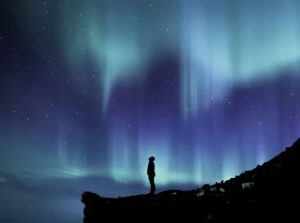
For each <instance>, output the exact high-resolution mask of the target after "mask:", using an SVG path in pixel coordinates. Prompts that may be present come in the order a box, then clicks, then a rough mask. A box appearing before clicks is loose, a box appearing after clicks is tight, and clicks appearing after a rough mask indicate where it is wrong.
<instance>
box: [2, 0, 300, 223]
mask: <svg viewBox="0 0 300 223" xmlns="http://www.w3.org/2000/svg"><path fill="white" fill-rule="evenodd" d="M0 11H1V13H0V18H1V19H0V47H1V53H0V61H1V62H0V157H1V162H0V188H1V189H2V190H1V191H2V193H4V192H5V194H6V195H7V194H9V193H12V194H14V195H13V196H15V198H14V199H15V200H19V201H22V202H23V203H26V201H27V199H32V197H31V196H33V197H34V199H35V200H36V201H37V203H39V198H40V197H42V196H44V195H43V194H45V193H47V194H50V195H51V196H52V195H53V196H55V193H56V192H57V193H58V194H62V196H61V197H66V199H64V200H63V201H62V202H61V203H60V205H62V206H65V207H67V206H68V211H71V212H74V210H75V207H74V208H73V206H72V205H71V206H70V202H72V204H74V202H80V193H81V192H83V190H92V191H94V192H97V193H99V194H100V195H103V196H122V195H128V194H135V193H147V192H148V179H147V176H146V167H147V162H148V157H149V156H151V155H154V156H155V157H156V161H155V164H156V173H157V176H156V178H155V180H156V184H157V189H158V191H161V190H162V189H160V188H171V187H173V186H174V185H193V186H198V185H201V184H203V183H214V182H215V181H219V180H222V179H228V178H230V177H234V176H235V175H237V174H240V173H241V172H242V171H245V170H247V169H251V168H254V167H255V166H256V165H258V164H261V163H263V162H264V161H267V160H268V159H270V158H272V157H273V156H275V155H276V154H278V153H279V152H281V151H282V150H283V149H284V148H285V147H286V146H289V145H290V144H291V143H292V142H293V141H295V140H296V139H297V138H298V137H299V136H300V113H299V112H300V100H299V94H300V14H299V13H298V12H299V11H300V1H297V0H86V1H79V0H73V1H72V0H62V1H59V0H53V1H38V0H36V1H34V0H28V1H21V0H14V1H9V0H4V1H1V3H0ZM117 185H121V186H117ZM179 187H180V186H179ZM120 188H122V189H120ZM3 191H4V192H3ZM62 191H63V192H62ZM42 192H43V193H42ZM0 195H1V192H0ZM50 195H49V196H50ZM5 197H7V199H9V196H5ZM61 197H60V198H61ZM2 202H3V203H0V207H3V206H5V207H6V208H5V209H3V211H1V209H0V216H1V217H2V216H4V217H3V219H2V218H1V217H0V220H1V219H2V220H3V221H4V220H5V221H6V222H18V219H23V220H22V221H20V222H23V223H24V222H27V221H28V222H31V223H32V222H33V220H32V219H34V218H33V217H32V216H30V214H29V216H27V215H26V216H25V217H24V215H23V214H22V213H21V212H20V214H19V215H17V216H16V217H15V219H17V220H14V218H11V217H9V216H7V213H10V211H9V210H13V209H14V210H15V209H21V207H23V206H22V204H23V203H22V202H20V204H18V206H15V204H10V205H8V206H7V205H5V202H4V201H2ZM64 202H68V204H65V205H64ZM74 205H75V206H76V208H78V206H77V204H74ZM25 206H26V205H25ZM56 206H57V205H56V204H55V201H54V198H53V197H52V198H50V197H49V202H48V203H47V208H48V209H51V210H52V208H53V212H55V208H54V207H56ZM45 207H46V206H45ZM60 207H61V206H60ZM47 208H45V209H47ZM71 209H72V210H71ZM61 210H62V208H61ZM31 211H32V210H31ZM76 211H77V209H76ZM79 211H82V210H81V209H80V208H79ZM28 212H30V211H28ZM55 213H56V212H55ZM11 215H12V214H11ZM45 215H46V214H45ZM77 215H78V216H79V218H80V216H81V212H80V213H77ZM41 216H42V215H41ZM35 217H37V216H35ZM41 218H42V217H41ZM24 219H25V220H24ZM26 219H28V220H26ZM80 220H81V219H79V220H78V222H80ZM1 222H2V221H1ZM37 222H41V221H38V220H37ZM43 222H46V221H43ZM49 222H58V223H60V222H59V221H58V220H55V221H54V220H53V221H50V220H49ZM61 222H64V223H65V222H67V220H64V221H61ZM70 222H74V221H73V220H72V221H70Z"/></svg>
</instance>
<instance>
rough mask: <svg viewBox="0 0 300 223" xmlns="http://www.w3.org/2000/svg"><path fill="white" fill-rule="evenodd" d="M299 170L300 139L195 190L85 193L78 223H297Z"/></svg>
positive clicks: (299, 190)
mask: <svg viewBox="0 0 300 223" xmlns="http://www.w3.org/2000/svg"><path fill="white" fill-rule="evenodd" d="M299 165H300V139H298V140H297V141H296V142H295V143H294V144H293V145H292V146H290V147H287V148H286V149H285V151H284V152H282V153H280V154H279V155H278V156H276V157H274V158H273V159H271V160H270V161H268V162H266V163H264V164H263V165H258V166H257V167H256V168H254V169H253V170H249V171H246V172H244V173H242V174H241V175H239V176H236V177H235V178H231V179H229V180H227V181H225V182H223V181H222V182H219V183H216V184H214V185H204V186H203V187H202V188H199V189H195V190H190V191H179V190H170V191H164V192H161V193H159V194H156V195H137V196H130V197H123V198H103V197H101V196H99V195H97V194H95V193H92V192H84V193H83V194H82V202H83V203H84V204H85V208H84V220H83V222H84V223H96V222H97V223H98V222H110V221H114V220H119V221H120V220H121V221H122V222H128V220H136V221H139V222H148V221H157V222H160V221H164V220H165V221H167V222H169V221H171V220H172V221H175V222H177V221H178V222H221V221H222V222H261V221H267V222H271V221H276V222H299V216H300V205H299V194H300V187H299V180H300V179H299V176H300V174H299V171H300V168H299Z"/></svg>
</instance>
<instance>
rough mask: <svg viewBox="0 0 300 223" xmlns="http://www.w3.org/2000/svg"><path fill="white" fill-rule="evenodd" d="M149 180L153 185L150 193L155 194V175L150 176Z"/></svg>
mask: <svg viewBox="0 0 300 223" xmlns="http://www.w3.org/2000/svg"><path fill="white" fill-rule="evenodd" d="M149 182H150V186H151V190H150V193H151V194H154V193H155V183H154V177H149Z"/></svg>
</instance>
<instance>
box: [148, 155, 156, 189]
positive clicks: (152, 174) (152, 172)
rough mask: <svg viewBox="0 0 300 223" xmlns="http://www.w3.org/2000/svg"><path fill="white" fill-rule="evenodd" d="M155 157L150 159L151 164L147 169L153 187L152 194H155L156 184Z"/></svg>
mask: <svg viewBox="0 0 300 223" xmlns="http://www.w3.org/2000/svg"><path fill="white" fill-rule="evenodd" d="M154 160H155V157H154V156H151V157H149V163H148V168H147V174H148V178H149V182H150V186H151V190H150V194H155V183H154V177H155V164H154Z"/></svg>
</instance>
